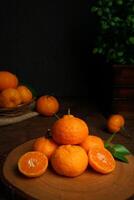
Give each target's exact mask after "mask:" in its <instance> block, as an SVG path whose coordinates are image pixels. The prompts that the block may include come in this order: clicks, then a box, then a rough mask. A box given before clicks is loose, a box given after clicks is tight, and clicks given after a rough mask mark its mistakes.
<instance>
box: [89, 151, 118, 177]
mask: <svg viewBox="0 0 134 200" xmlns="http://www.w3.org/2000/svg"><path fill="white" fill-rule="evenodd" d="M88 157H89V165H90V166H91V167H92V168H93V169H95V170H96V171H98V172H100V173H102V174H107V173H110V172H112V171H113V170H114V169H115V165H116V162H115V160H114V158H113V156H112V154H111V153H110V152H109V151H108V150H107V149H105V148H92V149H91V150H90V151H89V154H88Z"/></svg>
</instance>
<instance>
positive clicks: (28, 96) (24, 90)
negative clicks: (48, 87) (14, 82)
mask: <svg viewBox="0 0 134 200" xmlns="http://www.w3.org/2000/svg"><path fill="white" fill-rule="evenodd" d="M17 90H18V92H19V93H20V96H21V101H22V103H29V102H30V101H31V100H32V97H33V95H32V92H31V91H30V90H29V88H28V87H26V86H24V85H19V86H18V87H17Z"/></svg>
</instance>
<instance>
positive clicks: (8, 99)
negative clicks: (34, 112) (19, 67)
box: [0, 71, 35, 115]
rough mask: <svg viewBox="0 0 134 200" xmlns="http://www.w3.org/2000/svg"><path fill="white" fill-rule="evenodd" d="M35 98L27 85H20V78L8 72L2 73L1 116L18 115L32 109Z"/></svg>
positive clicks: (0, 74) (0, 82)
mask: <svg viewBox="0 0 134 200" xmlns="http://www.w3.org/2000/svg"><path fill="white" fill-rule="evenodd" d="M34 103H35V98H34V97H33V94H32V92H31V90H30V89H29V88H28V87H27V86H26V85H21V84H19V79H18V77H17V76H16V75H15V74H13V73H11V72H8V71H0V115H8V114H18V112H20V111H21V112H22V111H25V110H27V109H31V107H33V105H34Z"/></svg>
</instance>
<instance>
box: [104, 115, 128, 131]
mask: <svg viewBox="0 0 134 200" xmlns="http://www.w3.org/2000/svg"><path fill="white" fill-rule="evenodd" d="M124 124H125V119H124V117H123V116H122V115H119V114H117V115H111V116H110V117H109V119H108V121H107V128H108V130H109V132H111V133H117V132H119V131H120V129H121V127H123V126H124Z"/></svg>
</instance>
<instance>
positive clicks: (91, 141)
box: [80, 135, 104, 152]
mask: <svg viewBox="0 0 134 200" xmlns="http://www.w3.org/2000/svg"><path fill="white" fill-rule="evenodd" d="M80 146H81V147H83V148H84V149H85V151H86V152H88V151H89V150H90V149H91V148H92V147H104V142H103V140H102V139H101V138H100V137H97V136H95V135H88V136H87V137H86V139H85V140H84V141H83V142H82V143H81V144H80Z"/></svg>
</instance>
